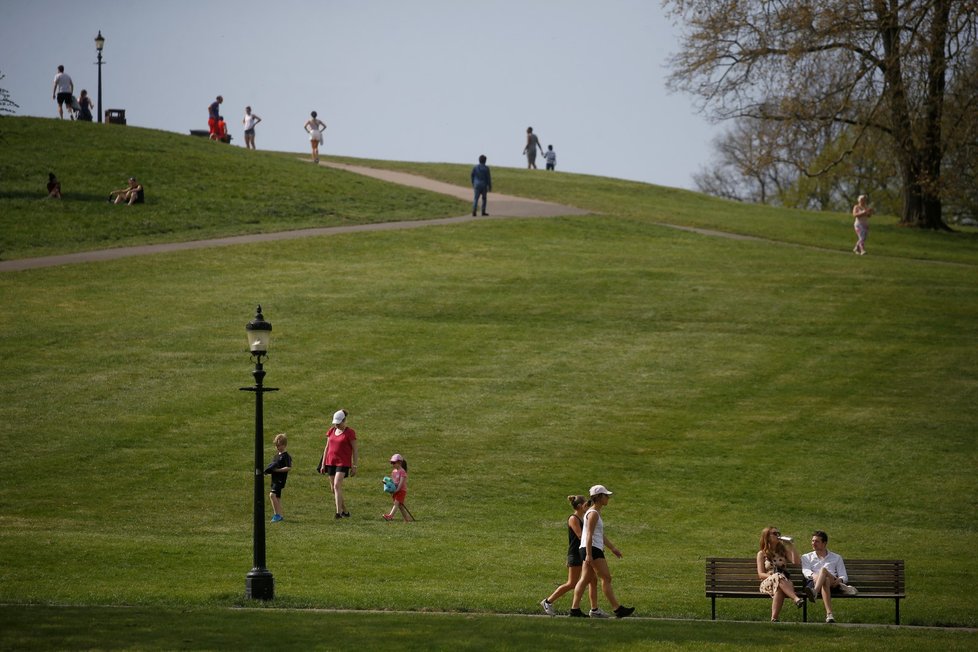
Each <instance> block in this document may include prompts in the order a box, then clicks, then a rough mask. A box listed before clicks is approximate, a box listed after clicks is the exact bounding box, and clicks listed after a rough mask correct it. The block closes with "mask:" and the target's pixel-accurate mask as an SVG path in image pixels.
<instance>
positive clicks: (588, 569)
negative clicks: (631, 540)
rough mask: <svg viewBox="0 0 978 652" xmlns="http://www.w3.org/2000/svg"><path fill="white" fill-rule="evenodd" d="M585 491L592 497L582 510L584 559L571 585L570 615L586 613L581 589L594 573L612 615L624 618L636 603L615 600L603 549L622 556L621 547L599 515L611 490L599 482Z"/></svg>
mask: <svg viewBox="0 0 978 652" xmlns="http://www.w3.org/2000/svg"><path fill="white" fill-rule="evenodd" d="M588 493H589V495H590V496H591V499H590V500H589V501H588V502H587V505H588V510H587V511H586V512H585V513H584V530H583V532H582V534H581V559H583V560H584V567H583V569H582V570H581V579H580V580H578V582H577V586H575V587H574V600H573V601H572V602H571V610H570V615H571V617H572V618H585V617H586V616H585V615H584V614H583V613H582V612H581V598H582V597H583V596H584V589H585V588H587V586H588V584H589V583H591V582H592V581H594V579H595V577H596V576H597V577H599V578H601V590H602V591H604V597H606V598H607V599H608V603H609V604H610V605H611V608H612V609H614V613H615V618H625V617H626V616H631V615H632V614H633V613H634V612H635V607H626V606H624V605H623V604H621V603H620V602H618V598H617V597H615V590H614V589H613V588H611V571H610V570H608V560H607V559H605V556H604V550H605V548H607V549H608V550H610V551H611V552H612V553H614V555H615V557H618V558H619V559H621V551H620V550H619V549H618V548H616V547H615V545H614V544H613V543H611V540H610V539H609V538H608V537H606V536H605V535H604V521H603V520H602V519H601V510H602V509H604V508H605V507H607V505H608V501H609V500H610V499H611V496H612V493H611V492H610V491H608V490H607V489H606V488H605V486H604V485H601V484H596V485H594V486H593V487H591V490H590V491H589V492H588Z"/></svg>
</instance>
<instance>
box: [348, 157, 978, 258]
mask: <svg viewBox="0 0 978 652" xmlns="http://www.w3.org/2000/svg"><path fill="white" fill-rule="evenodd" d="M336 160H340V161H346V162H350V163H356V164H358V165H367V166H372V167H379V168H388V169H392V170H401V171H405V172H413V173H415V174H420V175H422V176H426V177H430V178H432V179H436V180H439V181H445V182H447V183H455V184H458V185H465V183H466V180H467V179H468V178H469V170H470V169H471V166H468V165H454V164H448V163H409V162H394V161H365V160H359V159H347V158H342V157H338V158H337V159H336ZM489 163H490V167H492V174H493V185H494V189H495V190H496V191H497V192H504V193H507V194H514V195H521V196H527V197H534V198H537V199H545V200H547V201H555V202H561V203H566V204H571V205H573V206H579V207H581V208H586V209H588V210H592V211H595V212H597V213H606V214H609V215H614V216H615V217H616V218H618V219H632V220H639V221H642V222H649V221H652V222H662V223H665V224H675V225H681V226H689V227H697V228H705V229H715V230H718V231H723V232H727V233H734V234H741V235H750V236H757V237H762V238H769V239H771V240H776V241H778V242H786V243H793V244H799V245H803V246H806V247H820V248H825V249H830V250H833V251H841V252H845V253H849V252H851V250H852V246H853V244H854V243H855V234H854V232H853V230H852V218H851V217H850V216H849V215H848V214H844V213H816V212H811V211H801V210H786V209H782V208H773V207H767V206H758V205H756V204H744V203H739V202H734V201H725V200H721V199H717V198H715V197H709V196H707V195H702V194H699V193H695V192H692V191H689V190H682V189H677V188H666V187H662V186H655V185H649V184H643V183H636V182H633V181H624V180H621V179H612V178H607V177H594V176H588V175H579V174H568V173H565V172H557V173H548V172H546V171H542V172H541V171H536V172H528V171H526V170H522V169H514V168H502V167H499V168H497V167H493V166H492V165H491V163H492V162H491V161H490V162H489ZM491 201H492V199H491V196H490V202H491ZM976 247H978V229H975V228H973V227H961V228H959V229H958V230H957V231H956V232H953V233H948V232H936V231H919V230H917V229H913V228H908V227H904V226H900V224H899V220H898V219H897V218H896V217H895V216H892V215H877V216H875V217H874V218H873V219H872V224H871V227H870V236H869V243H868V248H869V251H870V254H871V255H886V256H901V257H907V258H918V259H922V260H942V261H952V262H960V263H965V264H970V263H972V262H973V260H974V252H975V249H976Z"/></svg>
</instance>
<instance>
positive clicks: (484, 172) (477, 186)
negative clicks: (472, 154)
mask: <svg viewBox="0 0 978 652" xmlns="http://www.w3.org/2000/svg"><path fill="white" fill-rule="evenodd" d="M472 189H473V190H474V191H475V198H474V199H473V200H472V217H475V212H476V209H477V208H478V207H479V197H482V214H483V215H489V213H487V212H486V201H487V194H488V193H490V192H492V173H490V172H489V166H488V165H486V155H485V154H483V155H482V156H480V157H479V164H478V165H477V166H475V167H474V168H472Z"/></svg>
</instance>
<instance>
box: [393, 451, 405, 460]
mask: <svg viewBox="0 0 978 652" xmlns="http://www.w3.org/2000/svg"><path fill="white" fill-rule="evenodd" d="M403 461H404V458H403V457H401V454H400V453H394V455H393V456H392V457H391V462H403Z"/></svg>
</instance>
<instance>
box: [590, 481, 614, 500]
mask: <svg viewBox="0 0 978 652" xmlns="http://www.w3.org/2000/svg"><path fill="white" fill-rule="evenodd" d="M588 494H589V495H590V496H591V498H594V497H595V496H600V495H601V494H604V495H606V496H611V495H612V493H611V492H610V491H608V490H607V489H606V488H605V486H604V485H603V484H596V485H594V486H593V487H591V491H589V492H588Z"/></svg>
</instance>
